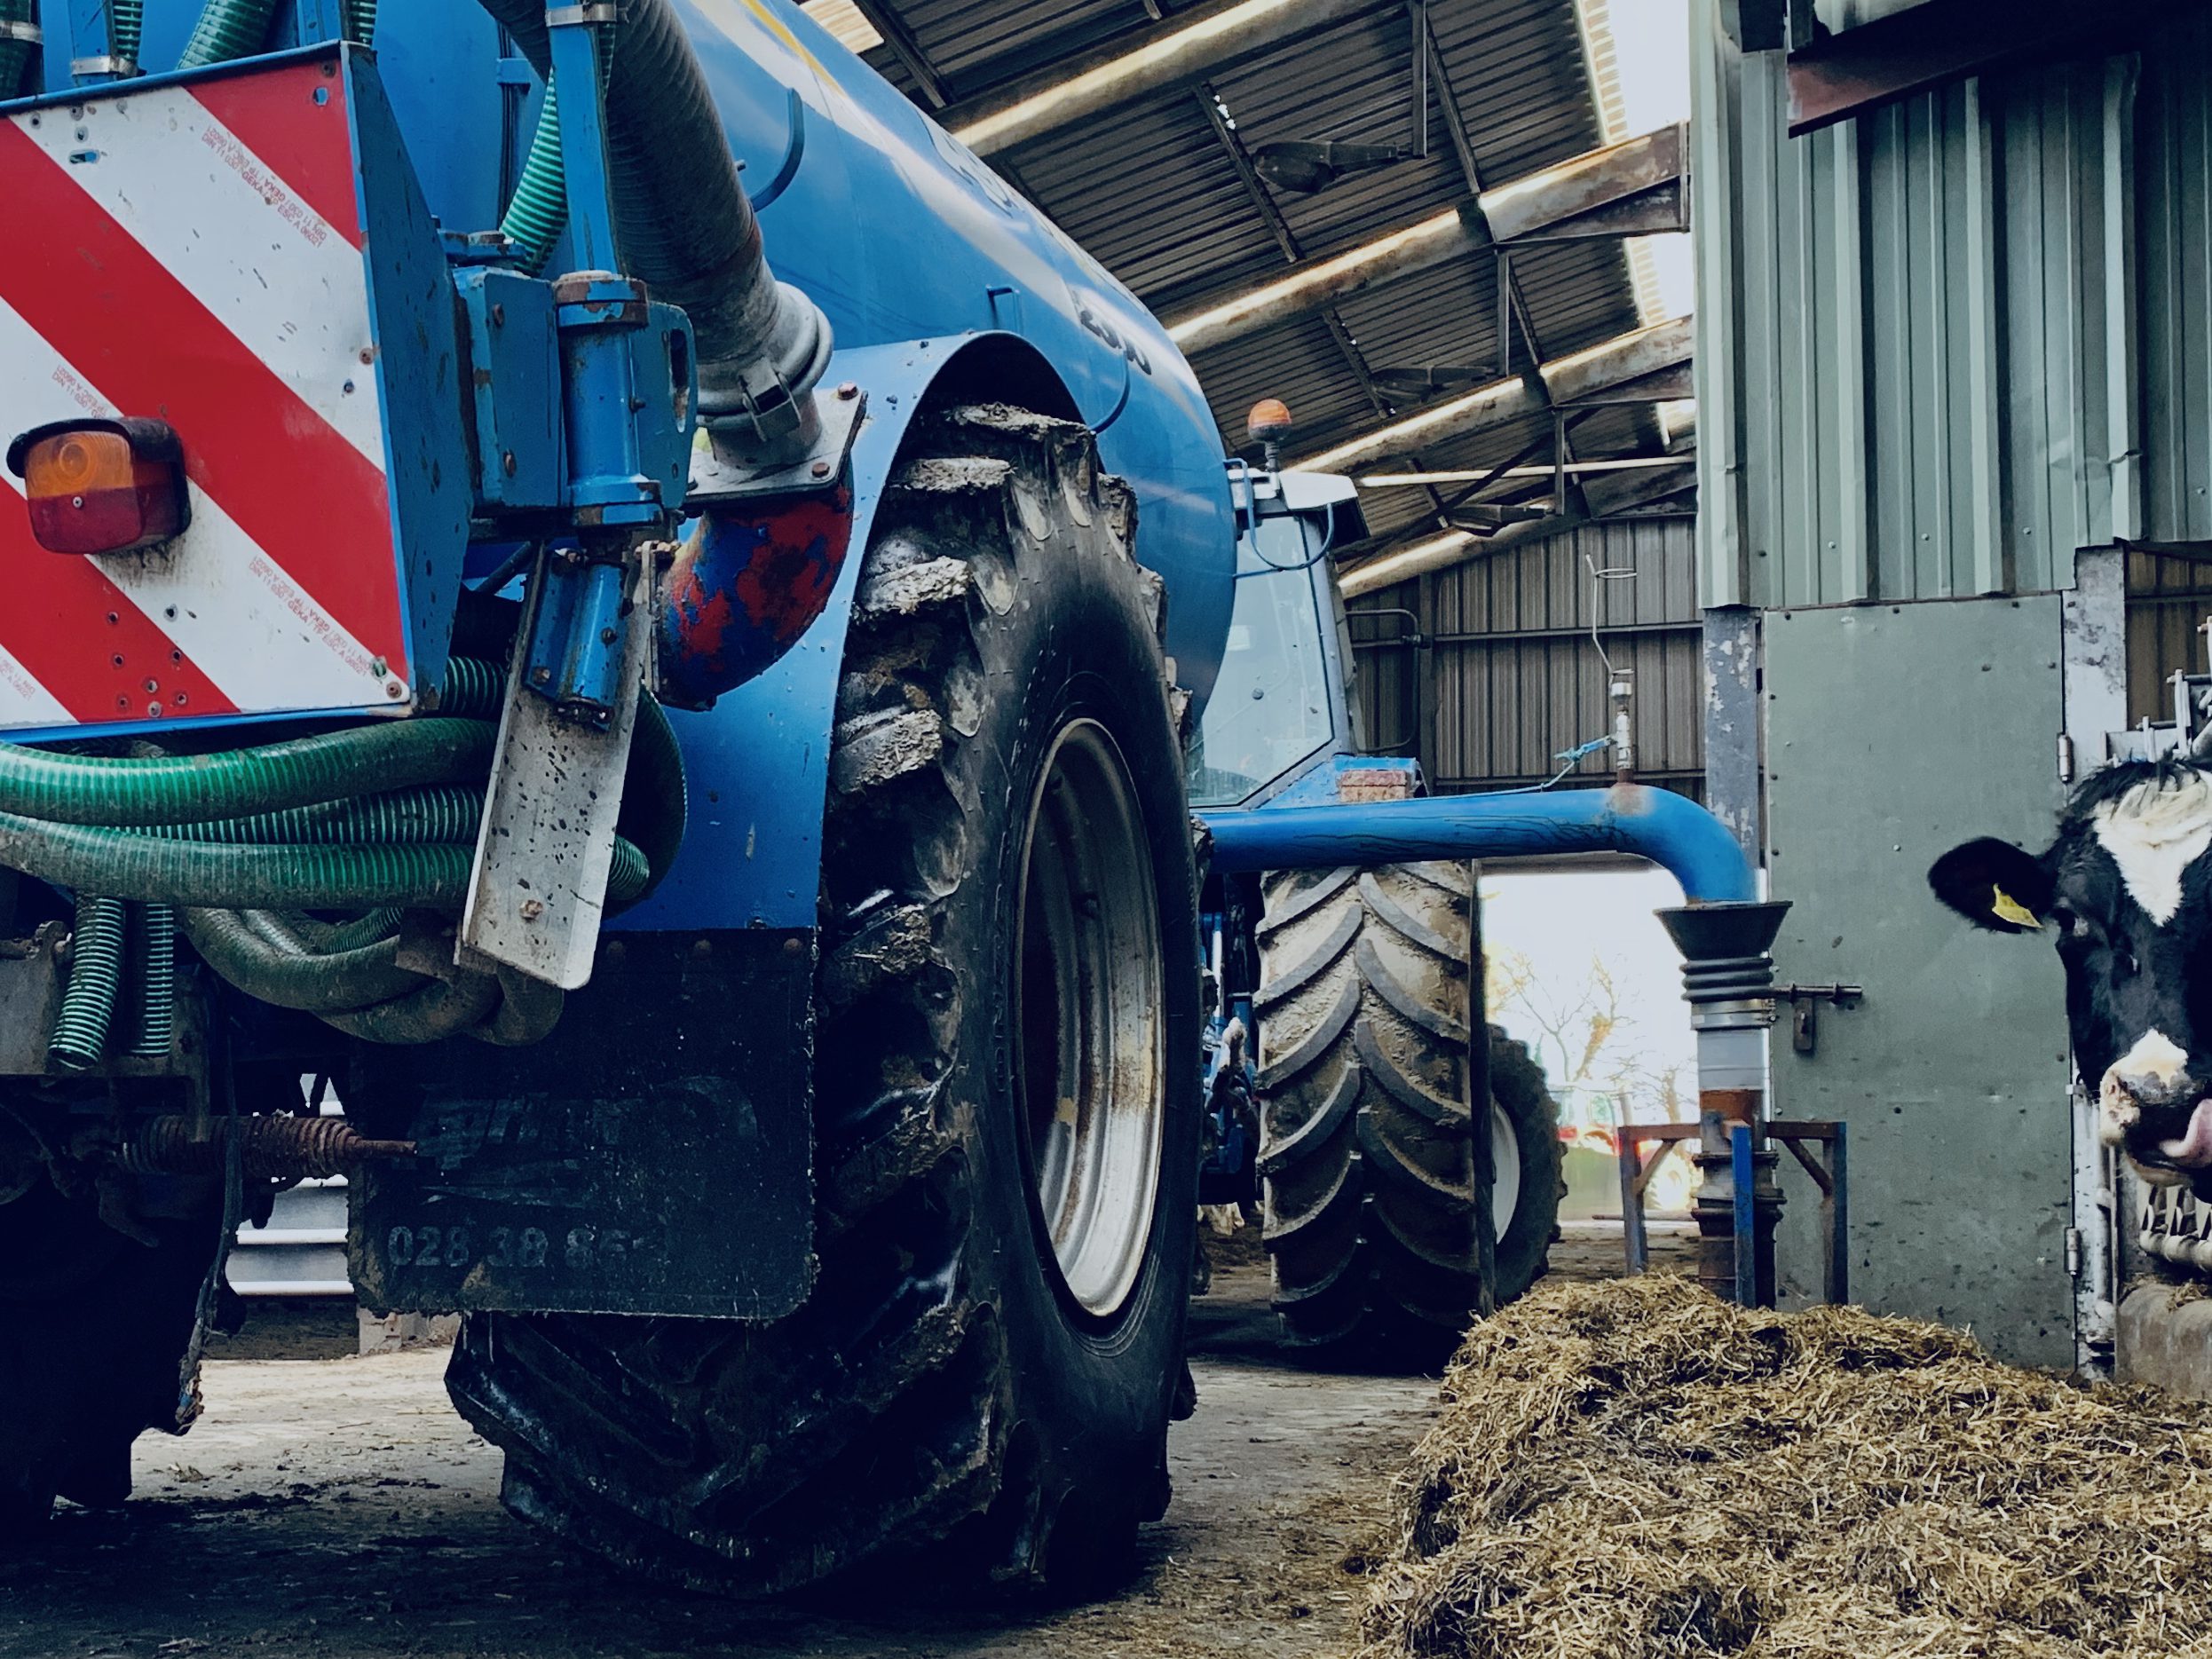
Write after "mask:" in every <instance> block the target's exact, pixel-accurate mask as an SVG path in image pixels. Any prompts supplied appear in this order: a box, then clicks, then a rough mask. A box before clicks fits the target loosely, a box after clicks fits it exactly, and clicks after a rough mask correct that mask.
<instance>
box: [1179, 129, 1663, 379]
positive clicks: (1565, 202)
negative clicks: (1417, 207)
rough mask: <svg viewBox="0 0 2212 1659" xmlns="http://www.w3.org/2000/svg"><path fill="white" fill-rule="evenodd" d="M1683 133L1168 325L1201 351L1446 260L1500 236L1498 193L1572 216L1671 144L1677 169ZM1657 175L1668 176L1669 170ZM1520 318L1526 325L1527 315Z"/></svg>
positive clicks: (1642, 175) (1586, 162) (1566, 170)
mask: <svg viewBox="0 0 2212 1659" xmlns="http://www.w3.org/2000/svg"><path fill="white" fill-rule="evenodd" d="M1680 137H1681V135H1680V131H1679V129H1678V128H1673V127H1669V128H1665V129H1663V130H1662V131H1661V132H1659V133H1655V134H1652V135H1649V136H1648V138H1647V139H1631V140H1629V141H1628V142H1627V143H1625V144H1616V145H1611V146H1608V147H1607V148H1605V149H1602V150H1593V151H1592V152H1591V153H1590V154H1587V155H1583V156H1577V157H1576V158H1575V160H1574V161H1572V162H1565V163H1562V164H1561V165H1560V166H1558V167H1551V168H1546V169H1544V170H1543V171H1542V172H1539V173H1532V174H1530V175H1529V177H1528V178H1520V179H1516V180H1514V181H1513V183H1512V184H1509V185H1502V186H1499V187H1498V188H1497V189H1496V190H1491V191H1486V192H1484V193H1483V194H1481V196H1479V197H1477V198H1475V199H1474V200H1473V201H1463V202H1461V203H1460V204H1459V205H1458V207H1456V208H1451V209H1446V210H1445V211H1444V212H1442V213H1438V214H1434V215H1432V216H1431V217H1428V218H1426V219H1423V220H1421V221H1420V222H1419V223H1418V224H1416V225H1407V226H1406V227H1405V228H1404V229H1402V230H1397V231H1393V232H1391V233H1388V234H1387V235H1384V236H1378V237H1377V238H1375V239H1374V240H1373V241H1368V242H1363V243H1361V244H1360V246H1358V247H1357V248H1353V249H1347V250H1346V251H1345V252H1343V253H1340V254H1337V255H1334V256H1332V257H1330V258H1326V259H1315V260H1309V261H1307V262H1304V263H1302V264H1301V265H1300V266H1299V267H1298V268H1297V269H1296V270H1294V271H1292V273H1291V274H1290V275H1288V276H1284V277H1277V278H1276V280H1274V281H1272V282H1263V283H1261V284H1260V286H1259V287H1258V288H1250V289H1247V290H1246V291H1245V292H1244V293H1242V294H1239V295H1236V296H1235V297H1233V298H1230V299H1226V300H1222V301H1221V302H1219V303H1217V304H1212V305H1207V306H1205V307H1203V308H1201V309H1198V310H1194V311H1188V312H1183V313H1181V315H1180V316H1175V317H1171V318H1169V319H1168V320H1167V332H1168V334H1169V336H1170V337H1172V338H1173V340H1174V342H1175V344H1177V345H1180V346H1181V347H1182V349H1183V351H1184V352H1185V353H1186V354H1193V355H1195V354H1196V353H1197V352H1204V351H1205V350H1207V349H1208V348H1210V347H1213V346H1217V345H1223V344H1227V343H1228V342H1229V341H1231V340H1236V339H1241V338H1242V337H1244V336H1245V335H1248V334H1256V333H1259V332H1260V330H1262V329H1266V328H1274V327H1276V325H1277V324H1278V323H1281V322H1284V321H1285V320H1288V319H1290V318H1292V317H1300V316H1303V315H1305V314H1306V313H1307V312H1313V311H1318V310H1320V309H1321V308H1322V307H1323V306H1325V305H1333V304H1336V303H1337V302H1338V301H1339V300H1341V299H1344V298H1346V297H1347V296H1350V295H1353V294H1357V293H1360V292H1362V291H1363V290H1364V289H1366V288H1373V287H1374V286H1376V285H1377V284H1378V283H1381V282H1387V281H1389V280H1392V279H1393V278H1395V277H1402V276H1410V275H1411V274H1413V273H1415V272H1418V271H1429V270H1433V269H1434V268H1435V267H1436V266H1438V265H1447V264H1449V263H1450V262H1451V261H1452V260H1454V259H1458V258H1461V257H1465V255H1467V254H1470V253H1473V252H1476V251H1477V250H1479V249H1485V248H1488V247H1490V246H1492V245H1493V238H1494V237H1495V236H1497V234H1498V233H1499V231H1498V226H1497V224H1496V223H1495V222H1494V221H1493V220H1492V219H1491V218H1490V216H1489V204H1490V203H1491V202H1492V201H1503V202H1504V203H1505V205H1506V206H1507V207H1508V208H1509V209H1511V211H1512V212H1513V215H1514V216H1515V218H1514V222H1515V223H1516V224H1518V225H1523V226H1528V225H1537V226H1542V225H1552V224H1556V223H1560V222H1563V221H1568V220H1572V219H1574V218H1575V217H1576V216H1578V215H1582V214H1585V213H1587V212H1589V211H1590V210H1591V209H1592V205H1593V197H1595V198H1596V201H1595V205H1597V206H1599V207H1600V208H1602V207H1603V206H1604V205H1605V204H1606V202H1608V201H1617V200H1621V199H1623V194H1625V195H1627V196H1632V195H1634V194H1638V193H1639V192H1643V191H1647V190H1649V189H1650V188H1652V186H1651V184H1650V183H1649V182H1648V180H1649V178H1650V176H1651V175H1652V174H1653V173H1655V171H1656V170H1658V169H1659V168H1660V167H1661V166H1663V164H1664V162H1665V156H1666V154H1667V151H1668V150H1669V148H1670V146H1671V147H1672V149H1673V152H1674V154H1675V158H1676V160H1675V170H1676V176H1678V177H1679V171H1680V161H1679V157H1680ZM1660 182H1661V184H1662V185H1664V183H1665V180H1664V179H1662V180H1661V181H1660ZM1608 192H1611V193H1614V194H1610V195H1608V194H1606V193H1608ZM1522 233H1523V234H1526V233H1527V232H1526V231H1523V232H1522ZM1523 324H1524V326H1525V324H1526V317H1525V315H1524V317H1523Z"/></svg>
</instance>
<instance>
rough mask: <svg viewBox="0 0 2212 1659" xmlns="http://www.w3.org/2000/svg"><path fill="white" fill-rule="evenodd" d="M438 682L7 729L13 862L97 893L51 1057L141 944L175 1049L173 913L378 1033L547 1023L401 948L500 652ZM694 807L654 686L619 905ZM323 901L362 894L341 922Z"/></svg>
mask: <svg viewBox="0 0 2212 1659" xmlns="http://www.w3.org/2000/svg"><path fill="white" fill-rule="evenodd" d="M0 4H7V0H0ZM441 694H442V704H441V706H442V708H443V709H444V710H445V711H446V712H445V713H444V714H442V715H438V716H433V717H427V718H423V719H417V720H412V721H407V722H395V723H379V724H374V725H361V726H355V727H352V728H349V729H347V730H344V731H334V732H327V733H324V734H322V735H320V736H318V737H312V738H302V739H292V740H290V741H287V742H281V743H273V744H266V745H263V746H261V747H257V748H251V749H237V750H231V751H227V752H224V753H218V754H199V755H162V754H154V755H150V756H137V757H132V758H129V759H112V758H106V757H99V756H90V755H81V754H56V753H53V752H51V751H49V750H45V749H36V748H29V747H23V746H20V745H15V744H8V743H0V867H5V868H8V869H12V870H17V871H21V872H23V873H26V874H28V875H31V876H33V877H35V878H37V879H39V880H41V881H47V882H50V883H51V884H53V885H54V886H57V887H60V888H65V889H73V890H74V891H75V892H77V893H78V894H80V895H83V896H97V897H81V898H80V917H79V926H78V930H77V931H78V935H79V939H80V944H79V947H78V948H79V954H78V955H77V957H76V959H75V961H76V963H77V966H76V967H75V968H73V970H72V974H71V978H70V982H69V988H68V990H67V992H65V999H64V1000H65V1007H64V1011H63V1015H62V1017H61V1019H60V1020H59V1022H58V1023H57V1028H56V1031H55V1034H54V1037H53V1039H52V1048H53V1053H54V1055H55V1063H56V1064H58V1065H66V1066H70V1067H74V1068H75V1069H79V1070H83V1069H89V1068H91V1067H92V1066H95V1065H97V1064H99V1061H100V1059H101V1057H102V1056H103V1055H104V1054H105V1053H106V1051H107V1045H108V1042H109V1039H110V1027H111V1026H112V1025H113V1023H114V1022H115V1017H116V1009H117V1004H118V998H119V996H120V994H121V991H122V984H123V978H124V975H125V971H126V963H127V962H131V963H135V962H136V961H137V960H138V958H139V957H140V956H142V957H143V971H142V973H140V974H139V975H138V982H139V983H138V984H136V985H135V986H134V989H135V990H137V991H138V992H139V995H138V998H137V1000H136V1002H135V1003H134V1004H132V1005H131V1008H132V1012H133V1013H134V1014H135V1021H134V1022H133V1024H132V1036H131V1038H130V1048H131V1052H132V1053H134V1054H144V1055H161V1054H166V1053H168V1052H169V1051H170V1047H171V1046H172V1044H173V1042H174V1039H175V1007H176V967H177V952H176V941H177V938H178V935H179V933H180V932H181V934H182V936H184V937H185V938H186V940H188V941H189V942H190V943H191V944H192V946H193V948H194V951H195V952H197V953H198V954H199V956H200V958H201V960H202V961H203V962H205V963H206V964H207V966H208V967H209V968H211V969H213V970H214V972H215V973H217V975H218V976H221V977H222V978H223V979H225V980H226V981H228V982H229V983H231V984H233V985H235V986H237V987H238V988H239V989H240V990H241V991H245V992H246V993H247V994H248V995H249V996H252V997H255V998H257V999H259V1000H261V1001H264V1002H267V1003H269V1004H271V1005H273V1006H274V1007H284V1008H291V1009H295V1010H297V1011H300V1012H304V1013H311V1014H313V1015H316V1016H317V1017H319V1018H320V1019H323V1020H324V1021H326V1022H327V1023H330V1024H332V1025H334V1026H336V1027H337V1028H338V1029H339V1030H341V1031H346V1032H349V1033H351V1034H352V1035H355V1036H358V1037H361V1038H364V1039H368V1040H372V1041H377V1042H434V1041H438V1040H441V1039H444V1038H447V1037H451V1036H455V1035H459V1034H462V1033H465V1034H467V1035H470V1036H472V1037H476V1038H478V1039H482V1040H484V1041H486V1042H491V1043H502V1044H521V1043H528V1042H534V1041H536V1040H538V1039H540V1038H541V1037H542V1036H544V1035H545V1033H546V1032H548V1031H550V1030H551V1029H552V1027H553V1025H554V1023H556V1022H557V1020H558V1019H559V1017H560V1012H561V1005H562V999H561V993H560V992H559V991H557V989H555V988H554V987H551V986H542V985H539V984H537V983H536V982H534V981H531V980H528V979H527V978H525V976H520V975H517V974H515V973H513V972H512V971H510V970H501V971H500V972H498V973H496V974H486V973H479V972H472V971H462V972H454V973H447V972H446V971H445V970H442V969H441V970H439V971H438V973H437V974H435V975H433V974H430V973H426V972H423V971H418V970H417V968H415V967H407V968H403V967H401V966H400V965H399V956H400V952H401V944H402V941H401V937H400V930H401V924H402V920H403V918H404V915H405V912H408V911H424V912H457V911H458V910H460V909H461V907H462V900H463V898H464V897H465V896H466V892H467V887H468V880H469V873H470V867H471V865H472V864H473V861H474V849H475V845H476V839H477V833H478V826H479V821H480V819H481V818H482V816H483V811H484V801H485V791H486V772H487V771H488V770H489V769H490V765H491V761H492V752H493V747H494V742H495V728H494V725H493V724H492V723H491V719H490V718H489V717H490V716H492V715H496V714H497V713H498V712H499V711H500V709H501V707H502V703H503V701H504V699H505V696H506V676H505V673H504V671H503V670H502V669H501V668H498V667H497V666H495V665H494V664H491V663H487V662H483V661H480V660H475V659H468V658H456V659H454V660H453V662H452V664H451V665H450V667H449V669H448V672H447V674H446V682H445V684H444V685H443V686H442V687H441ZM684 811H685V802H684V788H683V756H682V754H681V753H680V751H679V750H678V748H677V747H676V741H675V732H674V731H673V730H672V729H671V728H670V726H669V724H668V716H667V715H666V714H665V713H663V712H662V710H661V708H660V704H659V703H658V702H657V701H655V700H654V699H652V698H650V697H647V698H645V699H643V700H642V701H641V703H640V705H639V709H638V718H637V725H636V737H635V739H634V740H633V743H632V747H631V751H630V762H629V768H628V776H627V778H626V779H625V783H624V788H623V802H622V810H621V814H620V818H619V820H618V823H617V826H616V829H617V833H616V836H615V841H614V849H613V857H612V866H611V869H610V871H609V874H608V880H607V885H606V891H605V895H604V897H605V899H606V902H607V904H608V905H610V906H613V907H620V906H622V905H631V904H635V903H636V902H637V901H638V900H639V899H640V898H642V897H644V896H645V895H646V894H647V893H649V892H650V891H651V890H652V888H653V886H654V885H655V884H656V883H657V882H658V881H660V878H661V876H663V875H664V874H665V873H667V871H668V867H669V865H672V864H673V863H674V861H675V856H676V853H677V851H678V849H680V848H681V846H682V843H683V823H684ZM180 911H181V913H180ZM312 911H326V912H327V911H339V912H348V911H357V912H367V913H365V914H361V915H359V916H357V917H355V919H354V920H351V921H328V920H320V919H319V918H317V917H315V916H312V915H310V914H308V913H307V912H312ZM126 1017H130V1016H129V1015H126Z"/></svg>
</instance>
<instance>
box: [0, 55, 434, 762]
mask: <svg viewBox="0 0 2212 1659" xmlns="http://www.w3.org/2000/svg"><path fill="white" fill-rule="evenodd" d="M346 104H347V82H346V79H345V77H344V75H340V74H336V73H334V66H332V65H330V64H328V63H325V62H320V61H312V60H311V61H304V62H301V63H298V64H296V65H288V66H283V67H278V68H274V69H270V70H265V71H261V72H257V73H253V74H249V75H233V76H230V77H226V78H223V79H218V80H215V81H211V82H207V83H199V84H195V85H193V86H189V87H182V86H178V87H168V88H162V89H160V90H156V91H146V92H142V93H138V94H133V95H130V96H124V97H100V96H97V95H91V96H87V97H86V99H85V101H84V102H83V103H81V104H75V105H67V106H56V107H49V108H46V109H43V110H39V111H36V112H33V113H28V114H22V115H13V116H12V117H9V118H7V119H5V120H0V178H4V179H5V180H6V181H7V183H6V186H5V191H6V195H7V201H8V213H7V215H6V222H7V227H8V232H9V234H8V235H7V237H6V239H5V241H4V244H0V446H5V445H6V444H7V443H8V442H9V441H10V440H11V439H12V438H13V437H14V436H16V435H17V434H20V433H23V432H27V431H31V430H33V429H35V428H38V427H42V426H45V425H48V424H50V423H55V422H62V421H69V420H75V419H83V418H86V417H91V418H94V419H118V418H124V417H129V418H133V419H141V420H152V421H162V422H166V423H168V424H169V425H170V427H172V428H173V429H174V430H175V431H176V433H177V435H178V438H179V440H180V441H181V444H182V447H183V464H184V470H185V475H186V479H187V480H188V486H187V487H188V491H189V495H190V508H191V519H190V524H189V526H188V527H187V528H186V531H185V532H184V533H183V534H182V535H180V536H178V538H176V539H175V540H174V541H169V542H166V543H163V544H162V545H161V546H158V547H154V548H152V549H146V550H144V551H138V552H130V553H118V554H109V555H103V556H94V557H86V556H83V555H69V554H56V553H51V552H49V551H47V550H46V549H44V548H43V547H42V546H41V545H40V544H39V543H38V542H37V541H36V540H34V538H33V535H32V532H31V525H30V521H29V515H28V511H27V510H26V506H25V502H24V499H23V495H22V491H23V485H22V482H21V480H20V479H18V478H14V477H13V476H12V475H11V474H9V473H7V472H6V471H4V470H0V486H4V487H0V729H4V730H10V731H23V730H26V729H31V728H53V727H64V726H74V725H84V724H95V723H97V724H101V725H108V724H115V723H137V724H144V723H146V722H149V721H154V720H160V721H178V720H193V719H203V718H209V717H220V716H225V715H266V714H275V713H286V712H300V713H305V712H311V711H324V710H331V711H336V710H346V709H370V708H376V709H394V708H397V707H402V706H404V705H405V704H406V703H407V701H408V700H409V699H410V698H411V695H412V687H411V685H410V683H409V675H408V664H407V623H406V609H405V601H404V595H403V594H402V591H401V588H400V573H399V560H398V557H397V555H396V551H395V532H394V529H393V524H394V517H393V508H392V501H391V490H390V488H389V486H388V481H387V478H386V470H387V465H388V463H387V460H386V450H385V441H384V415H383V407H382V404H381V400H380V393H379V385H378V374H377V361H376V343H375V330H374V328H373V325H372V322H371V312H370V301H369V273H368V269H367V265H366V263H365V261H364V256H363V241H364V239H363V235H362V230H361V223H360V213H359V209H358V207H357V204H356V194H355V166H354V161H353V148H352V136H351V130H350V128H351V123H350V122H349V119H348V114H347V107H346Z"/></svg>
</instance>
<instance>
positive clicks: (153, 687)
mask: <svg viewBox="0 0 2212 1659" xmlns="http://www.w3.org/2000/svg"><path fill="white" fill-rule="evenodd" d="M161 689H162V683H161V682H160V681H159V680H148V681H147V682H146V690H147V691H160V690H161Z"/></svg>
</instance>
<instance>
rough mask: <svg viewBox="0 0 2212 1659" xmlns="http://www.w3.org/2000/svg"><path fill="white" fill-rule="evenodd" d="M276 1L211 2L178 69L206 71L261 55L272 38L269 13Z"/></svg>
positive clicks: (238, 0)
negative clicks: (255, 53) (209, 68)
mask: <svg viewBox="0 0 2212 1659" xmlns="http://www.w3.org/2000/svg"><path fill="white" fill-rule="evenodd" d="M275 9H276V0H208V4H207V5H206V7H205V9H203V10H202V11H201V13H200V20H199V21H198V22H197V23H195V24H194V25H193V28H192V38H191V39H190V40H188V41H186V43H185V51H184V55H183V56H182V57H180V58H178V59H177V67H178V68H179V69H204V68H206V67H207V66H208V65H209V64H211V63H228V62H229V61H230V60H231V59H233V58H243V57H246V56H248V55H249V54H250V53H253V52H257V51H260V50H261V43H262V42H264V41H265V40H266V39H267V38H268V37H269V13H270V12H273V11H274V10H275Z"/></svg>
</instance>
